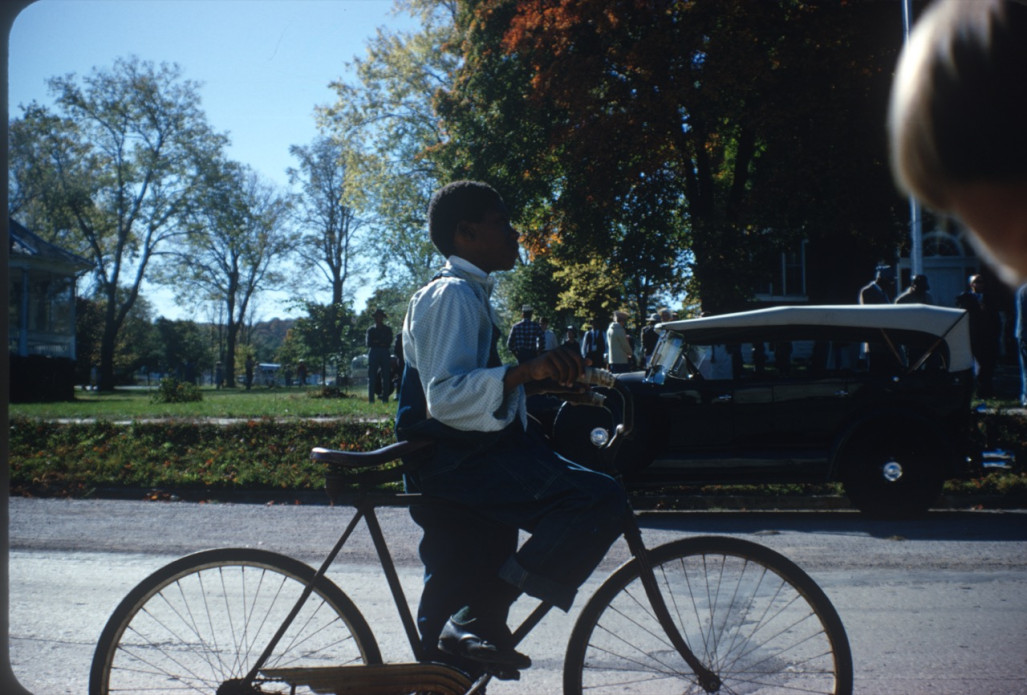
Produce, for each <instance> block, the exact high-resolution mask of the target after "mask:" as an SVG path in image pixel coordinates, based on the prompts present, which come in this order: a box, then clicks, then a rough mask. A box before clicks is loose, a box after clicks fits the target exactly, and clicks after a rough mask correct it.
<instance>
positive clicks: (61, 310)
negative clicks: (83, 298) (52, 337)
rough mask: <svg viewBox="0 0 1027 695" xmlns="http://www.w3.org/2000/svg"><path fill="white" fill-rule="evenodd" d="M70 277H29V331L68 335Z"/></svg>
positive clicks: (45, 275)
mask: <svg viewBox="0 0 1027 695" xmlns="http://www.w3.org/2000/svg"><path fill="white" fill-rule="evenodd" d="M72 288H73V284H72V279H71V278H69V277H66V276H60V275H54V274H52V273H32V274H31V275H30V276H29V310H28V330H29V331H31V332H33V333H44V334H54V333H56V334H64V335H67V334H71V333H73V332H74V330H75V327H74V326H73V325H72V322H71V316H72V301H73V294H72Z"/></svg>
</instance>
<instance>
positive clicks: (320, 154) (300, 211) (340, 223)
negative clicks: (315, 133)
mask: <svg viewBox="0 0 1027 695" xmlns="http://www.w3.org/2000/svg"><path fill="white" fill-rule="evenodd" d="M289 152H290V153H292V155H293V156H294V157H296V158H297V159H298V160H299V166H298V168H296V169H292V168H290V169H289V181H290V182H291V183H293V184H299V186H300V189H301V193H300V195H299V196H298V198H297V203H296V213H297V215H296V217H297V223H298V224H299V226H300V229H301V230H302V231H301V232H300V234H301V237H300V240H299V244H298V245H297V250H298V253H299V257H300V260H301V262H302V267H303V268H305V269H315V270H317V271H318V272H320V273H321V275H323V276H324V279H325V280H326V281H327V282H328V285H329V286H330V287H331V293H332V301H331V303H332V304H341V303H342V301H343V299H344V297H345V290H346V281H347V280H349V279H350V276H351V275H352V274H353V273H354V272H358V271H359V266H358V261H359V259H360V256H359V255H358V254H357V233H358V232H359V230H360V228H361V226H362V225H363V222H362V220H361V219H360V218H358V217H357V213H356V210H355V209H354V208H353V207H352V206H351V205H348V204H347V203H346V200H347V193H346V161H347V155H346V148H345V146H344V145H343V144H342V141H340V140H337V139H333V138H329V137H324V136H322V137H319V138H318V139H317V140H315V141H314V142H313V143H312V144H311V145H309V146H307V147H301V146H299V145H293V146H292V147H290V148H289Z"/></svg>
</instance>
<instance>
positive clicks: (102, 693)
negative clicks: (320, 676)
mask: <svg viewBox="0 0 1027 695" xmlns="http://www.w3.org/2000/svg"><path fill="white" fill-rule="evenodd" d="M314 574H315V572H314V570H313V569H312V568H311V567H309V566H307V565H305V564H303V563H302V562H299V561H298V560H294V559H292V558H289V557H286V556H284V555H279V554H277V553H272V552H268V551H264V550H255V549H251V548H220V549H217V550H206V551H203V552H199V553H196V554H193V555H189V556H187V557H183V558H181V559H179V560H176V561H174V562H172V563H171V564H169V565H166V566H165V567H162V568H161V569H159V570H157V571H156V572H154V573H153V574H151V575H150V576H149V577H147V578H146V579H144V580H143V581H142V582H140V583H139V585H138V586H136V587H135V589H133V590H132V591H131V592H129V594H128V595H127V596H126V597H125V598H124V599H123V600H122V601H121V603H120V604H119V605H118V607H117V608H116V609H115V610H114V613H113V614H111V617H110V619H109V620H108V621H107V626H106V627H105V628H104V630H103V633H102V634H101V636H100V640H99V642H98V643H97V646H96V653H95V654H94V656H93V665H92V669H91V671H90V675H89V692H90V695H108V694H109V693H140V692H146V693H176V692H192V693H199V692H202V693H211V694H213V693H215V692H218V688H219V687H220V686H221V685H222V684H224V683H226V682H229V681H233V680H236V679H242V678H243V677H244V676H245V675H246V674H247V673H248V672H249V670H250V669H251V668H252V666H253V664H254V663H255V662H256V660H257V659H258V658H259V657H260V655H261V653H262V652H263V651H264V648H265V647H266V646H267V645H268V644H269V643H270V641H271V638H272V636H273V635H274V634H275V632H276V631H277V630H278V629H279V627H280V626H281V625H282V623H283V622H284V620H285V617H286V615H288V613H289V611H290V610H291V609H292V608H293V606H294V604H295V602H296V599H297V598H298V597H299V596H300V594H301V593H302V591H303V589H304V587H305V586H306V585H307V584H308V583H309V582H310V579H311V578H312V577H313V576H314ZM360 663H368V664H379V663H381V654H380V653H379V650H378V644H377V642H376V641H375V639H374V635H373V634H372V633H371V630H370V628H369V627H368V625H367V622H366V621H365V620H364V617H363V616H362V615H361V614H360V611H359V610H358V609H357V608H356V606H355V605H354V604H353V602H352V601H351V600H350V599H349V597H347V596H346V595H345V594H344V593H343V592H342V591H341V590H340V589H339V587H337V586H336V585H335V584H333V583H332V582H331V581H329V580H328V579H326V578H324V577H321V579H319V580H318V581H317V583H316V584H315V585H314V591H313V593H312V594H311V595H310V596H309V597H308V598H307V600H306V602H305V603H304V604H303V608H302V609H301V610H300V612H299V614H298V615H297V616H296V618H295V619H294V620H293V621H292V624H291V625H290V627H289V629H288V630H287V631H286V633H285V635H284V636H283V638H282V639H281V641H279V643H278V646H277V647H276V648H275V650H274V652H273V653H272V654H271V656H270V658H269V659H268V660H267V662H266V663H265V664H264V666H265V667H268V668H271V667H311V668H316V667H322V666H342V665H346V664H360ZM240 683H241V681H240ZM254 685H257V686H259V690H256V689H254V688H252V687H249V686H243V687H239V688H235V689H229V688H228V687H226V689H225V691H222V692H262V693H287V692H289V691H290V689H289V686H288V685H287V684H285V683H281V682H273V681H267V680H260V677H259V676H258V680H256V681H254ZM247 688H249V689H248V690H247Z"/></svg>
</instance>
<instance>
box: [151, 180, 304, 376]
mask: <svg viewBox="0 0 1027 695" xmlns="http://www.w3.org/2000/svg"><path fill="white" fill-rule="evenodd" d="M203 183H204V186H203V189H202V191H200V192H199V193H198V194H197V196H196V199H195V200H194V201H193V204H192V205H191V206H190V210H189V215H188V220H189V227H188V229H189V235H188V237H187V238H186V244H185V245H184V246H183V247H182V249H181V251H178V252H176V253H175V254H174V256H173V258H174V260H173V261H172V262H171V263H170V264H169V266H168V268H169V270H170V272H171V274H170V275H165V281H167V282H174V287H175V291H176V295H177V297H178V299H179V301H180V302H183V303H185V302H187V301H193V302H197V301H211V302H216V303H219V304H221V305H222V306H223V307H224V310H225V313H224V317H225V321H226V330H225V361H226V363H225V379H226V384H225V385H226V386H229V387H233V386H235V381H234V378H235V371H236V369H235V367H236V365H235V357H236V345H237V343H238V342H239V332H240V330H241V329H242V328H243V326H244V325H245V322H246V319H247V317H248V314H249V312H250V309H251V307H252V303H253V301H254V298H255V297H256V296H257V295H258V294H259V293H260V292H262V291H266V290H271V289H275V288H277V287H279V286H280V285H281V284H282V283H283V282H284V280H285V277H284V275H283V274H282V270H281V269H282V264H283V262H284V260H285V259H286V258H287V257H288V256H289V254H291V253H292V251H293V250H294V249H295V246H296V237H295V234H294V233H293V231H292V230H291V228H290V226H289V211H290V204H289V200H288V198H287V197H286V196H284V195H283V194H281V193H280V192H279V191H278V190H277V189H276V187H275V186H274V185H272V184H270V183H268V182H266V181H264V180H262V179H261V177H260V176H259V175H258V174H257V173H256V172H254V171H252V170H251V169H249V168H248V167H245V166H242V165H239V164H237V163H235V162H224V161H212V162H210V163H209V165H208V167H207V168H206V169H205V171H204V177H203ZM183 279H187V280H188V281H186V282H183V281H182V280H183Z"/></svg>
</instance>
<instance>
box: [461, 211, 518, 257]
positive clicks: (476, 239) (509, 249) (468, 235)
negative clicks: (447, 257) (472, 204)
mask: <svg viewBox="0 0 1027 695" xmlns="http://www.w3.org/2000/svg"><path fill="white" fill-rule="evenodd" d="M518 238H519V235H518V234H517V230H515V229H514V228H513V226H512V225H511V224H510V216H509V214H508V213H507V211H506V208H505V207H496V208H492V209H491V210H489V211H488V212H486V213H485V214H484V215H483V216H482V219H481V221H479V222H467V221H465V222H461V223H460V227H459V228H458V230H457V234H456V236H455V237H454V243H455V244H456V249H457V255H458V256H460V257H461V258H464V259H466V260H468V261H470V262H471V263H473V264H474V265H476V266H478V267H479V268H481V269H482V270H484V271H485V272H486V273H491V272H494V271H497V270H510V269H511V268H513V267H514V264H515V263H517V258H518V254H519V250H520V249H519V247H518V245H517V240H518Z"/></svg>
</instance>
